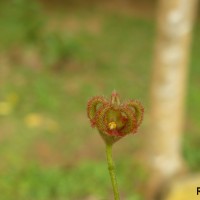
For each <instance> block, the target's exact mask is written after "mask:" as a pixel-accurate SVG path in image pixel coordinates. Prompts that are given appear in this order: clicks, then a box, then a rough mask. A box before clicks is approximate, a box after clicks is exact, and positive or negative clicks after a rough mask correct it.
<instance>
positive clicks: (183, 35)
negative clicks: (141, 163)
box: [147, 0, 197, 200]
mask: <svg viewBox="0 0 200 200" xmlns="http://www.w3.org/2000/svg"><path fill="white" fill-rule="evenodd" d="M196 7H197V0H160V2H159V6H158V20H157V39H156V48H155V57H154V65H153V75H152V84H151V113H150V120H151V124H150V132H149V134H148V148H149V149H148V151H147V154H148V157H147V158H148V161H149V166H150V167H151V169H152V170H153V171H154V172H155V173H153V175H152V176H154V183H153V182H150V185H151V188H150V189H151V192H153V193H155V191H153V187H154V186H155V185H156V186H155V188H156V187H158V186H161V182H163V181H166V180H169V179H170V178H172V177H174V176H175V175H177V174H178V173H179V172H180V171H181V170H182V167H183V161H182V156H181V138H182V131H183V130H182V129H183V123H184V120H183V119H184V117H183V116H184V102H185V95H186V92H185V91H186V82H187V74H188V58H189V52H190V51H189V50H190V42H191V31H192V27H193V21H194V16H195V11H196V9H195V8H196ZM155 177H156V178H155ZM156 179H157V180H156ZM156 182H157V184H156ZM155 188H154V190H156V189H155ZM157 189H158V188H157ZM151 198H152V199H154V200H155V197H151ZM151 198H150V197H148V200H149V199H151Z"/></svg>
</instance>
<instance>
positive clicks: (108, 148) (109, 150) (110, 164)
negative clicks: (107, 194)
mask: <svg viewBox="0 0 200 200" xmlns="http://www.w3.org/2000/svg"><path fill="white" fill-rule="evenodd" d="M106 156H107V162H108V170H109V174H110V178H111V182H112V187H113V192H114V197H115V200H120V198H119V190H118V186H117V179H116V175H115V166H114V163H113V159H112V145H109V144H106Z"/></svg>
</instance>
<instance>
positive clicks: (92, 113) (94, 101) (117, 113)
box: [87, 91, 144, 144]
mask: <svg viewBox="0 0 200 200" xmlns="http://www.w3.org/2000/svg"><path fill="white" fill-rule="evenodd" d="M143 114H144V108H143V106H142V104H141V103H140V102H139V101H137V100H130V101H127V102H125V103H123V104H121V103H120V98H119V94H118V93H117V92H116V91H114V92H113V93H112V95H111V98H110V100H107V99H106V98H104V97H103V96H96V97H93V98H91V99H90V100H89V101H88V104H87V115H88V118H89V120H90V123H91V125H92V127H97V129H98V130H99V133H100V135H101V136H102V138H103V139H104V141H105V142H106V143H108V144H113V143H114V142H116V141H118V140H119V139H121V138H122V137H124V136H125V135H127V134H130V133H133V134H134V133H136V132H137V129H138V127H139V125H140V124H141V122H142V119H143Z"/></svg>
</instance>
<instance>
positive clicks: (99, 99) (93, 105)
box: [87, 96, 107, 127]
mask: <svg viewBox="0 0 200 200" xmlns="http://www.w3.org/2000/svg"><path fill="white" fill-rule="evenodd" d="M106 103H107V102H106V99H105V98H104V97H103V96H96V97H93V98H91V99H90V100H89V101H88V104H87V116H88V118H89V119H90V122H91V125H92V126H93V127H94V126H95V124H96V122H95V116H96V113H97V110H98V109H99V108H101V107H102V106H103V105H105V104H106Z"/></svg>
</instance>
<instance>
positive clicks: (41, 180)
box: [0, 0, 200, 200]
mask: <svg viewBox="0 0 200 200" xmlns="http://www.w3.org/2000/svg"><path fill="white" fill-rule="evenodd" d="M104 3H105V1H103V2H101V3H97V2H91V1H87V2H86V3H84V4H83V2H80V1H76V2H73V1H57V2H56V1H51V2H48V1H44V0H43V1H34V0H10V1H3V0H2V1H0V127H1V128H0V158H1V162H0V199H1V200H64V199H65V200H66V199H69V200H79V199H80V200H108V199H112V188H111V184H110V178H109V176H108V172H107V165H106V160H105V152H104V151H105V149H104V144H103V142H102V140H101V139H100V137H99V135H98V134H97V131H96V130H94V129H91V127H90V124H89V120H88V119H87V116H86V104H87V101H88V99H89V98H90V97H91V96H95V95H106V96H108V95H110V94H111V92H112V90H113V89H116V90H117V91H118V92H119V93H120V94H121V96H122V97H125V98H136V99H139V100H141V101H142V102H143V104H144V106H145V110H146V114H145V117H144V123H143V125H142V127H141V128H140V131H139V132H140V133H141V134H138V137H133V136H131V135H130V136H127V137H126V138H124V139H123V140H122V141H120V142H119V143H118V145H116V146H115V147H114V159H115V162H116V170H117V176H118V179H119V180H118V181H119V188H120V192H121V195H122V198H123V199H126V200H141V199H143V192H144V189H143V185H144V182H145V180H146V179H147V178H148V173H147V172H146V170H145V168H144V167H143V166H142V165H141V164H140V162H139V160H140V156H141V155H142V154H141V152H142V149H141V148H142V144H141V141H142V138H143V137H145V131H147V130H146V129H147V128H146V127H147V122H148V110H149V100H148V99H149V92H148V91H149V84H150V78H151V75H150V74H151V66H152V55H153V48H154V41H155V26H156V24H155V6H154V3H155V1H149V2H148V3H147V2H145V1H144V0H143V1H141V2H140V3H138V1H133V2H132V3H130V2H129V3H130V4H128V5H127V4H126V3H124V4H123V5H122V4H120V3H118V4H116V3H115V2H113V1H111V2H110V3H109V4H104ZM198 23H199V19H197V23H196V24H195V29H194V34H193V36H194V38H193V44H192V53H191V62H190V74H189V85H188V95H187V108H186V111H187V113H186V122H185V129H184V138H183V155H184V158H185V159H186V162H187V164H188V166H189V169H190V170H191V171H192V172H194V171H198V170H200V151H199V146H198V145H199V139H200V135H199V134H198V133H199V131H200V123H199V119H200V112H199V111H200V105H199V102H200V93H199V91H200V79H199V75H200V67H199V66H200V60H199V52H200V37H199V35H200V25H199V24H198Z"/></svg>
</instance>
